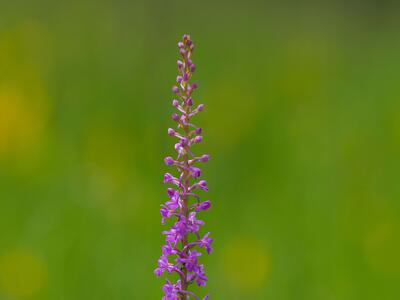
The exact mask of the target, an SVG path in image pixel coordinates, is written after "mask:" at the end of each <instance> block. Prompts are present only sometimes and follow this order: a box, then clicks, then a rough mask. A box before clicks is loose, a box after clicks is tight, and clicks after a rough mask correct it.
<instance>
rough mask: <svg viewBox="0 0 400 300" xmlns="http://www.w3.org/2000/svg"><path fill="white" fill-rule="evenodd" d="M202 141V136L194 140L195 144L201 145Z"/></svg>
mask: <svg viewBox="0 0 400 300" xmlns="http://www.w3.org/2000/svg"><path fill="white" fill-rule="evenodd" d="M202 140H203V137H202V136H201V135H198V136H196V137H195V138H194V139H193V142H195V143H200V142H201V141H202Z"/></svg>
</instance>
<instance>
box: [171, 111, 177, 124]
mask: <svg viewBox="0 0 400 300" xmlns="http://www.w3.org/2000/svg"><path fill="white" fill-rule="evenodd" d="M171 118H172V120H174V121H175V122H178V121H179V116H178V114H176V113H173V114H172V116H171Z"/></svg>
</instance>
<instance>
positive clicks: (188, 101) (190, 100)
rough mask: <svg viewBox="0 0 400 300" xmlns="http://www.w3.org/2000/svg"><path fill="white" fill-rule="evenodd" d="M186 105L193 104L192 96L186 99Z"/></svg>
mask: <svg viewBox="0 0 400 300" xmlns="http://www.w3.org/2000/svg"><path fill="white" fill-rule="evenodd" d="M186 105H187V106H192V105H193V100H192V98H189V99H187V100H186Z"/></svg>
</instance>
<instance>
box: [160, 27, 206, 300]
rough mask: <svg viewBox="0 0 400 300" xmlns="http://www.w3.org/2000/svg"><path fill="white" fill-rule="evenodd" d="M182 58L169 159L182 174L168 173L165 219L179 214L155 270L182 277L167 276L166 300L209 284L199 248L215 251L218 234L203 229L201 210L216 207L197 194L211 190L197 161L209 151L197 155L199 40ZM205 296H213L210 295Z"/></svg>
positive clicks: (182, 298)
mask: <svg viewBox="0 0 400 300" xmlns="http://www.w3.org/2000/svg"><path fill="white" fill-rule="evenodd" d="M178 48H179V53H180V56H181V59H180V60H178V61H177V65H178V72H179V74H178V76H177V78H176V83H177V85H174V86H173V87H172V92H173V93H174V94H175V95H176V96H177V98H178V99H174V100H173V101H172V106H173V107H175V108H176V109H177V112H175V113H173V114H172V117H171V118H172V120H173V121H174V122H175V123H176V129H173V128H169V129H168V131H167V132H168V135H170V136H172V137H175V138H177V139H178V142H177V143H176V144H175V147H174V148H175V151H176V158H173V157H171V156H168V157H166V158H165V159H164V162H165V164H166V165H168V166H172V167H175V168H176V171H177V172H178V174H179V175H178V176H177V177H175V176H173V175H171V174H170V173H166V174H165V175H164V183H167V184H172V185H173V186H174V188H168V189H167V194H168V198H169V200H168V201H166V202H165V203H164V204H163V205H161V209H160V213H161V217H162V221H161V222H162V223H163V224H164V223H165V221H166V220H167V219H173V220H174V224H173V225H172V226H171V228H170V229H169V230H167V231H163V235H165V245H164V246H163V247H162V255H161V257H160V258H159V260H158V266H157V268H156V269H155V271H154V272H155V274H156V275H157V276H161V274H162V273H164V272H167V273H170V274H172V273H176V274H177V275H178V277H179V279H178V280H177V282H176V283H172V282H171V281H169V280H168V279H167V281H166V283H165V285H164V287H163V291H164V296H163V298H162V299H163V300H188V299H199V298H198V297H197V296H196V295H195V294H194V293H193V292H191V291H189V290H188V288H189V286H190V285H191V284H192V283H196V284H197V285H198V286H205V285H206V281H207V277H206V275H205V273H204V265H202V264H200V263H199V261H198V257H200V256H201V255H202V254H201V253H200V252H198V251H197V250H196V249H194V248H196V247H197V248H203V249H205V250H206V252H207V253H208V254H210V253H211V252H212V248H211V244H212V241H213V240H212V239H211V238H210V237H209V235H210V233H209V232H208V233H206V234H205V235H203V236H201V235H200V228H201V226H203V225H204V222H203V221H201V220H199V219H198V218H197V213H198V212H200V211H205V210H208V209H209V208H210V206H211V202H210V201H209V200H205V201H202V200H201V197H200V196H199V195H198V194H197V193H198V192H199V190H201V191H204V192H207V191H208V187H207V183H206V181H205V180H200V176H201V173H202V171H201V169H200V168H199V167H197V164H200V163H204V162H207V161H208V160H209V155H208V154H203V155H201V156H196V155H195V154H194V153H193V152H192V147H193V146H194V145H195V144H197V143H200V142H202V140H203V137H202V136H201V135H200V134H201V132H202V129H201V128H200V127H197V126H196V125H194V124H193V123H192V122H191V119H192V118H193V117H194V116H196V115H197V114H198V113H200V112H201V111H203V109H204V105H203V104H199V105H197V106H195V105H194V100H193V98H192V93H193V91H194V90H195V89H196V88H197V84H196V83H191V77H192V75H193V72H194V71H195V70H196V66H195V65H194V64H193V62H192V54H193V50H194V44H193V42H192V40H191V39H190V36H189V35H187V34H185V35H184V36H183V39H182V41H180V42H179V43H178ZM202 299H203V300H206V299H208V295H206V296H205V297H204V298H202Z"/></svg>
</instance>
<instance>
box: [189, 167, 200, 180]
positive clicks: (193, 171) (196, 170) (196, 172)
mask: <svg viewBox="0 0 400 300" xmlns="http://www.w3.org/2000/svg"><path fill="white" fill-rule="evenodd" d="M190 173H191V174H192V176H193V177H194V178H197V177H200V175H201V170H200V169H199V168H196V167H191V168H190Z"/></svg>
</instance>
